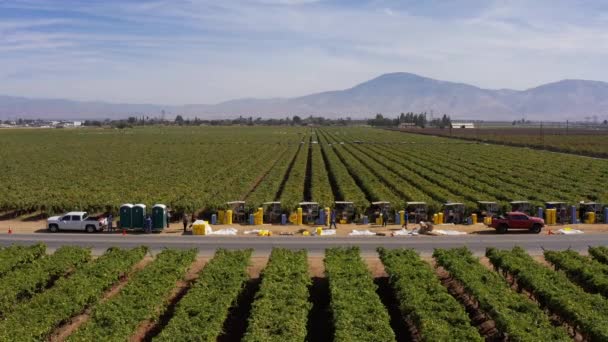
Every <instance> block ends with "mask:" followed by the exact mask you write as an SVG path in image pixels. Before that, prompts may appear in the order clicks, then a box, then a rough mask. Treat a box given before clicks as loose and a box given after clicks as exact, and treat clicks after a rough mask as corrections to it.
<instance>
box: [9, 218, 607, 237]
mask: <svg viewBox="0 0 608 342" xmlns="http://www.w3.org/2000/svg"><path fill="white" fill-rule="evenodd" d="M318 227H322V228H327V227H324V226H319V225H300V226H298V225H271V224H264V225H257V226H254V225H240V224H233V225H215V226H212V228H213V230H219V229H226V228H234V229H236V230H237V236H250V237H252V238H254V237H257V234H255V233H251V234H247V232H251V231H253V230H256V229H257V230H268V231H270V232H272V235H273V236H285V237H289V236H302V233H303V232H304V231H307V232H308V233H310V234H311V235H312V234H314V233H315V232H316V230H317V228H318ZM419 227H420V226H419V225H418V224H408V226H407V229H408V230H412V229H417V228H419ZM567 227H569V228H572V229H578V230H581V231H583V232H584V233H585V234H596V233H608V224H567V225H551V226H546V227H545V228H543V231H542V232H541V233H540V235H548V234H549V231H551V232H552V233H555V232H557V231H558V230H559V229H562V228H567ZM401 229H402V227H401V226H400V225H389V226H387V227H382V226H379V225H361V224H339V225H338V229H336V234H335V235H331V236H328V237H332V236H348V235H349V234H350V233H351V232H352V231H354V230H358V231H364V230H369V231H371V232H372V233H376V234H379V235H381V236H391V234H394V233H395V232H396V231H399V230H401ZM9 230H10V231H11V233H12V234H31V233H40V234H51V233H50V232H49V231H48V230H47V229H46V221H45V220H34V221H31V220H20V219H10V220H0V234H8V233H9ZM434 230H435V231H436V230H451V231H457V232H463V233H467V234H481V235H486V234H487V235H493V234H496V231H495V230H494V229H493V228H489V227H487V226H485V225H484V224H483V223H477V224H474V225H455V224H440V225H435V226H434ZM71 232H74V231H71ZM60 233H61V232H60ZM60 233H59V234H60ZM82 233H83V234H85V233H84V232H82ZM126 233H127V234H144V233H143V232H141V231H126ZM96 234H122V231H121V230H115V231H113V232H107V231H104V232H97V233H96ZM154 234H155V235H162V236H183V235H192V231H191V230H190V229H188V230H187V231H186V232H185V233H184V231H183V228H182V226H181V225H179V226H178V225H177V224H174V225H171V226H170V228H167V229H165V230H163V231H162V232H159V233H154ZM507 234H531V233H529V232H528V231H526V230H512V231H509V232H507ZM228 236H230V235H228Z"/></svg>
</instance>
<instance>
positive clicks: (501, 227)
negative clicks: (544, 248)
mask: <svg viewBox="0 0 608 342" xmlns="http://www.w3.org/2000/svg"><path fill="white" fill-rule="evenodd" d="M544 226H545V220H543V219H542V218H538V217H532V216H528V215H526V214H524V213H520V212H518V211H514V212H510V213H507V215H506V217H503V216H500V217H494V218H492V224H490V227H492V228H494V229H496V232H497V233H498V234H504V233H506V232H507V230H509V229H528V230H529V231H530V232H532V233H535V234H538V233H540V231H541V229H543V227H544Z"/></svg>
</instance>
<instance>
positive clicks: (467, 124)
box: [452, 122, 475, 128]
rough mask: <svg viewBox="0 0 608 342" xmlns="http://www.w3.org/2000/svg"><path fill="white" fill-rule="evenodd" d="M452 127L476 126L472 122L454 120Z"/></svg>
mask: <svg viewBox="0 0 608 342" xmlns="http://www.w3.org/2000/svg"><path fill="white" fill-rule="evenodd" d="M452 128H475V124H474V123H472V122H452Z"/></svg>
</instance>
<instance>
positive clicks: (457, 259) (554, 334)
mask: <svg viewBox="0 0 608 342" xmlns="http://www.w3.org/2000/svg"><path fill="white" fill-rule="evenodd" d="M433 257H435V259H436V260H437V263H438V264H439V265H441V266H442V267H443V268H445V269H446V270H447V271H448V272H449V273H450V275H451V276H452V277H453V278H454V279H456V280H458V281H459V282H460V283H461V284H462V285H463V286H464V289H465V291H466V292H468V293H469V294H471V295H472V296H473V297H474V298H475V299H476V300H477V301H478V302H479V305H480V308H481V309H482V310H483V311H484V312H485V313H487V314H488V315H489V316H490V317H491V318H492V319H493V320H494V322H496V327H497V328H498V329H499V330H500V331H501V332H503V333H504V335H505V336H508V338H509V339H512V340H514V341H541V340H548V341H570V340H571V339H570V338H569V336H568V335H567V334H566V331H565V330H564V329H562V328H555V327H554V326H553V325H552V324H551V322H550V321H549V318H548V317H547V316H546V315H545V314H544V312H543V311H542V310H541V309H540V308H539V307H538V306H537V305H536V304H534V303H533V302H531V301H530V300H529V299H528V298H526V297H525V296H524V295H523V294H519V293H516V292H513V291H512V290H511V288H510V287H509V285H508V284H507V283H506V282H505V280H504V279H503V278H502V277H501V276H500V275H499V274H497V273H495V272H492V271H490V270H488V269H487V268H485V267H484V266H482V265H481V264H480V263H479V261H478V260H477V259H476V258H475V257H473V255H472V254H471V252H470V251H469V250H468V249H467V248H466V247H463V248H457V249H451V250H444V249H436V250H435V252H434V253H433Z"/></svg>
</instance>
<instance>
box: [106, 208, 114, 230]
mask: <svg viewBox="0 0 608 342" xmlns="http://www.w3.org/2000/svg"><path fill="white" fill-rule="evenodd" d="M107 220H108V232H109V233H111V232H113V231H114V227H113V226H112V220H114V217H113V216H112V213H109V214H108V218H107Z"/></svg>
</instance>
